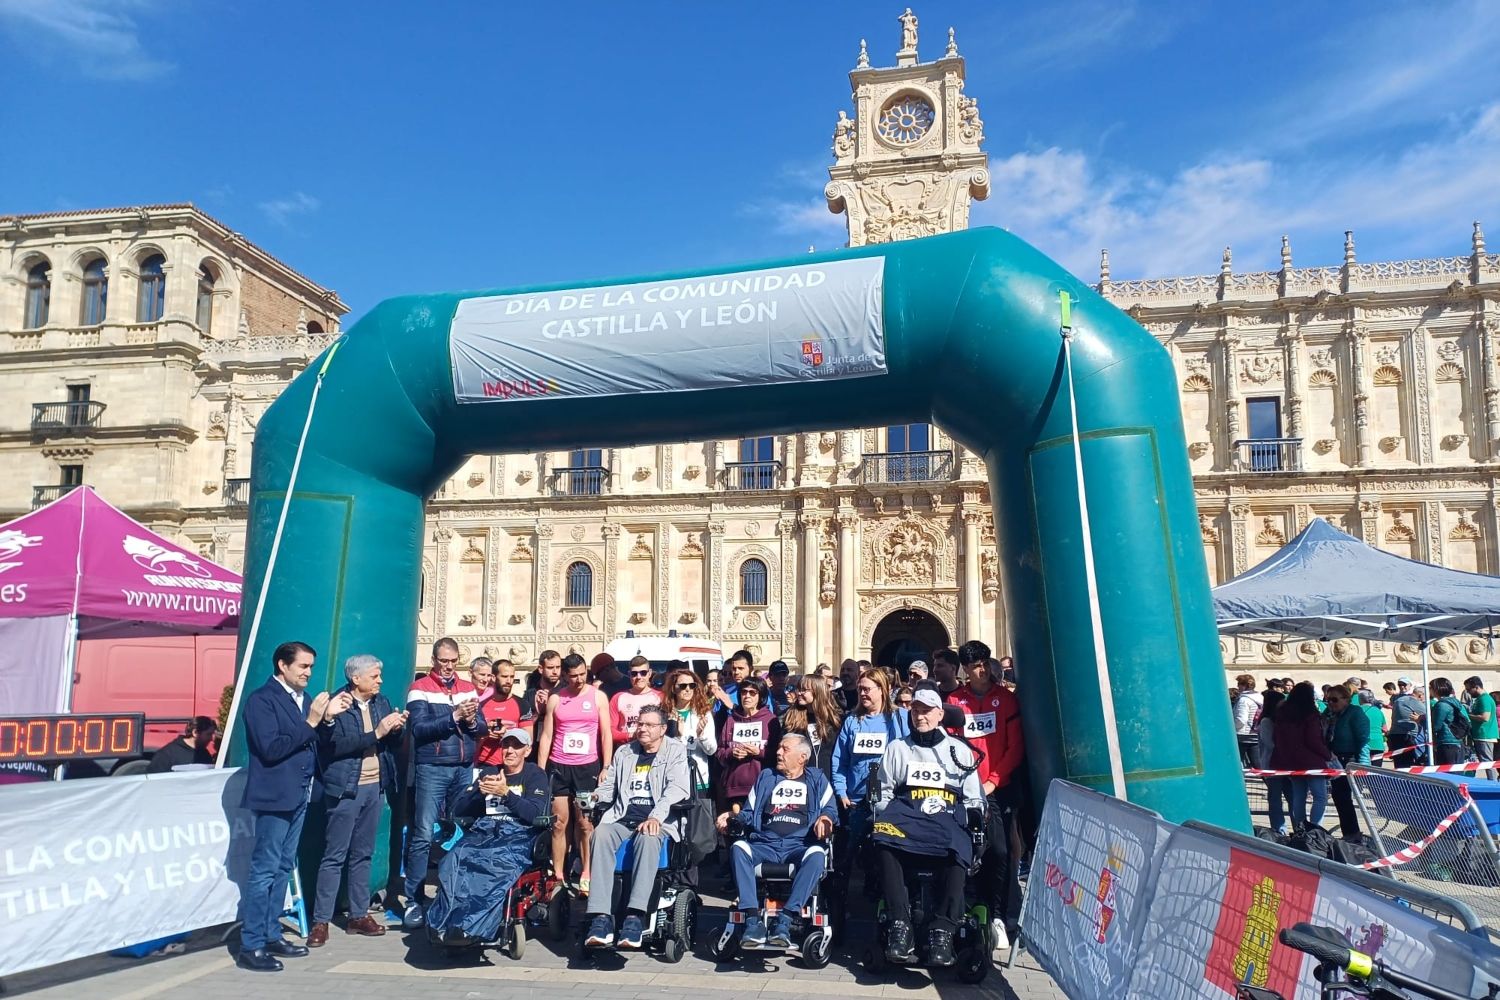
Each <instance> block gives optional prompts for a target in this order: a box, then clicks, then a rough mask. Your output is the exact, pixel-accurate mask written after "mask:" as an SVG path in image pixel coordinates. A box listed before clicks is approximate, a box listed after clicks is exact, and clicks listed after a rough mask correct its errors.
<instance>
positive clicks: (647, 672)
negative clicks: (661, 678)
mask: <svg viewBox="0 0 1500 1000" xmlns="http://www.w3.org/2000/svg"><path fill="white" fill-rule="evenodd" d="M630 676H632V677H650V676H651V671H650V670H632V671H631V672H630Z"/></svg>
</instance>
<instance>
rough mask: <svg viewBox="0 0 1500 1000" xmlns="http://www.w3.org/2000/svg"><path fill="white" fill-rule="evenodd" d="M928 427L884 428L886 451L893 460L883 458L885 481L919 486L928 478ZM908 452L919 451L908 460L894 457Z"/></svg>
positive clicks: (896, 425)
mask: <svg viewBox="0 0 1500 1000" xmlns="http://www.w3.org/2000/svg"><path fill="white" fill-rule="evenodd" d="M931 449H932V425H931V424H895V425H892V426H890V427H887V428H886V431H885V450H886V451H888V452H891V453H892V455H893V457H891V458H888V459H886V463H887V464H886V480H887V481H888V482H892V483H919V482H923V481H925V480H927V479H929V478H931V473H932V457H931V456H930V455H928V454H927V452H928V451H930V450H931ZM908 452H920V453H921V454H913V455H911V457H910V458H896V457H894V456H895V455H905V454H906V453H908Z"/></svg>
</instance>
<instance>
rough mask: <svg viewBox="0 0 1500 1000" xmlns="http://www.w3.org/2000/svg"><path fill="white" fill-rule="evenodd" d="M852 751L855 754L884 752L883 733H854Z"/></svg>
mask: <svg viewBox="0 0 1500 1000" xmlns="http://www.w3.org/2000/svg"><path fill="white" fill-rule="evenodd" d="M854 752H855V753H857V754H872V753H885V733H855V734H854Z"/></svg>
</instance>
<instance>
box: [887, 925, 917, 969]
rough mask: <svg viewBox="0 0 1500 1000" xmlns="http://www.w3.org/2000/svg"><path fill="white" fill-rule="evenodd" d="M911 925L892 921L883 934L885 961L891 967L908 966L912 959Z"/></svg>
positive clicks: (913, 956)
mask: <svg viewBox="0 0 1500 1000" xmlns="http://www.w3.org/2000/svg"><path fill="white" fill-rule="evenodd" d="M915 957H916V956H915V955H914V954H912V936H911V924H909V923H907V922H906V921H904V920H893V921H891V926H890V928H889V929H887V930H886V932H885V960H886V961H887V962H890V963H891V964H892V965H910V964H911V961H912V959H913V958H915Z"/></svg>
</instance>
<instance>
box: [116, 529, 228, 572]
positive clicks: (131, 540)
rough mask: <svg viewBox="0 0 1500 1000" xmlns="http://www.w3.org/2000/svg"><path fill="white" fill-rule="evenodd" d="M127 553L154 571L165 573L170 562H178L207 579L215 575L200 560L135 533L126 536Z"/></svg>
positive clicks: (146, 568)
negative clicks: (136, 535)
mask: <svg viewBox="0 0 1500 1000" xmlns="http://www.w3.org/2000/svg"><path fill="white" fill-rule="evenodd" d="M125 554H126V555H128V556H129V557H130V558H131V559H134V560H135V564H136V565H137V566H139V567H141V568H142V569H145V570H149V571H150V572H152V573H165V572H166V571H167V564H168V563H176V564H177V565H178V566H181V567H182V568H183V569H185V570H187V571H188V572H189V573H191V574H193V575H194V576H200V577H203V578H205V579H207V578H208V577H211V576H213V574H212V573H211V572H209V571H208V570H206V569H204V568H203V564H202V563H200V562H199V561H198V560H196V559H193V558H191V557H189V556H186V555H184V554H183V553H181V552H173V551H172V550H171V549H169V548H166V547H164V546H161V545H157V544H156V543H155V542H152V541H147V540H146V539H144V538H137V537H135V536H134V535H126V536H125Z"/></svg>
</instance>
